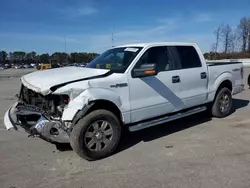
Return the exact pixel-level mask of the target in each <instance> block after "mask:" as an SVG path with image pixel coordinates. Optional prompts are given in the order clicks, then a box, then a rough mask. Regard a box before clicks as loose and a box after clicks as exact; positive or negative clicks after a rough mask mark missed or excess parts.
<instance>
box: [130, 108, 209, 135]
mask: <svg viewBox="0 0 250 188" xmlns="http://www.w3.org/2000/svg"><path fill="white" fill-rule="evenodd" d="M206 109H207V108H206V107H205V106H202V107H198V108H195V109H191V110H188V111H185V112H180V113H177V114H174V115H172V116H167V117H163V118H160V119H155V120H150V121H146V122H143V123H139V124H136V125H133V126H130V127H129V131H130V132H134V131H138V130H141V129H145V128H148V127H152V126H155V125H159V124H163V123H166V122H170V121H173V120H176V119H180V118H183V117H186V116H190V115H193V114H196V113H199V112H203V111H205V110H206Z"/></svg>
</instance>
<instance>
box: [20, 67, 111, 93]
mask: <svg viewBox="0 0 250 188" xmlns="http://www.w3.org/2000/svg"><path fill="white" fill-rule="evenodd" d="M106 72H108V70H104V69H91V68H78V67H62V68H55V69H48V70H43V71H35V72H32V73H30V74H27V75H25V76H23V77H22V78H21V81H22V83H23V84H24V85H25V86H26V87H28V88H30V89H32V90H34V91H36V92H38V93H42V94H43V95H47V94H49V93H50V88H51V87H52V86H54V85H57V84H61V83H64V82H69V81H73V80H77V79H83V78H88V77H91V76H97V75H101V74H105V73H106Z"/></svg>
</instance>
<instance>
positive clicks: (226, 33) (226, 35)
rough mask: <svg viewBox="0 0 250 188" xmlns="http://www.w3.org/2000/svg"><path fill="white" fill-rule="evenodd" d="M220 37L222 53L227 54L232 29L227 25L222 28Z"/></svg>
mask: <svg viewBox="0 0 250 188" xmlns="http://www.w3.org/2000/svg"><path fill="white" fill-rule="evenodd" d="M222 37H223V39H222V40H223V45H224V52H225V53H227V52H228V51H229V47H230V43H231V42H232V29H231V27H230V25H228V24H227V25H225V26H224V27H223V28H222Z"/></svg>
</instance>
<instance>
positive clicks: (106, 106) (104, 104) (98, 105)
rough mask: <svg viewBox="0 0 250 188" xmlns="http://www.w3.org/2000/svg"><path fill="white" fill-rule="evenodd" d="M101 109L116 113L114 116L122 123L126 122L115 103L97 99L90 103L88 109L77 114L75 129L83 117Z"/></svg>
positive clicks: (74, 122)
mask: <svg viewBox="0 0 250 188" xmlns="http://www.w3.org/2000/svg"><path fill="white" fill-rule="evenodd" d="M101 109H102V110H108V111H110V112H112V113H114V115H115V116H116V117H117V118H118V119H119V121H120V123H122V122H123V121H124V118H123V115H122V112H121V110H120V109H119V108H118V107H117V105H116V104H115V103H113V102H112V101H109V100H106V99H97V100H94V101H90V102H89V104H88V106H87V107H85V108H83V109H82V110H80V111H78V112H77V114H76V115H75V117H74V119H73V122H72V127H74V126H75V125H76V124H77V122H78V121H79V120H80V119H81V118H82V117H83V116H86V115H87V114H89V113H91V112H93V111H95V110H101Z"/></svg>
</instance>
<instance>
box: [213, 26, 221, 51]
mask: <svg viewBox="0 0 250 188" xmlns="http://www.w3.org/2000/svg"><path fill="white" fill-rule="evenodd" d="M222 29H223V25H222V24H221V25H220V26H219V27H218V28H217V29H216V30H215V31H214V36H215V43H214V45H213V52H214V53H217V52H218V47H219V44H220V40H221V36H222Z"/></svg>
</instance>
